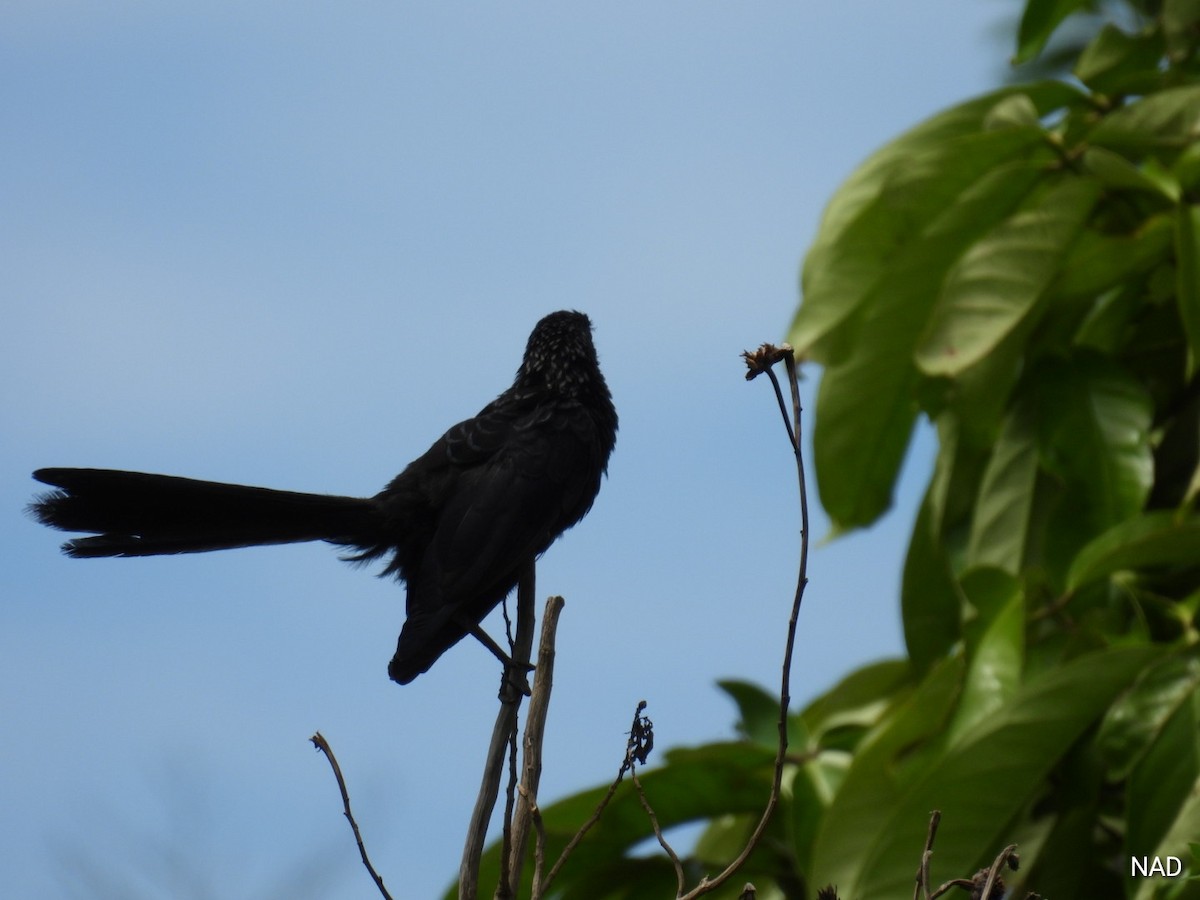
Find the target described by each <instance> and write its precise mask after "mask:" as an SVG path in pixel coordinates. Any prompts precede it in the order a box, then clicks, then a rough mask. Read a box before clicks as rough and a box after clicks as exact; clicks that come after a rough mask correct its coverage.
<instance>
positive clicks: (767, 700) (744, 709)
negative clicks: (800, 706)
mask: <svg viewBox="0 0 1200 900" xmlns="http://www.w3.org/2000/svg"><path fill="white" fill-rule="evenodd" d="M717 687H719V688H720V689H721V690H723V691H724V692H725V693H726V694H728V695H729V697H730V698H731V699H732V700H733V702H734V703H736V704H737V708H738V724H737V730H738V732H739V733H740V734H742V735H743V736H744V737H747V738H749V739H750V740H752V741H754V742H755V743H756V744H761V745H763V746H765V747H775V746H777V745H778V744H779V697H777V696H774V695H772V694H770V693H768V692H767V691H764V690H763V689H762V688H761V687H759V686H758V685H756V684H751V683H750V682H748V681H736V680H733V679H726V680H723V681H718V682H717ZM790 737H791V736H790V735H789V739H790Z"/></svg>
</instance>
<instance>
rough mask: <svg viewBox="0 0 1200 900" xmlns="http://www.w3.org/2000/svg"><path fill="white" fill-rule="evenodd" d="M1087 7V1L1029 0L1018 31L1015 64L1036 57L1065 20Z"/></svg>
mask: <svg viewBox="0 0 1200 900" xmlns="http://www.w3.org/2000/svg"><path fill="white" fill-rule="evenodd" d="M1086 5H1087V0H1028V2H1027V3H1026V4H1025V13H1024V14H1023V15H1022V16H1021V24H1020V27H1019V28H1018V29H1017V52H1016V55H1015V56H1014V57H1013V62H1014V63H1016V64H1018V65H1019V64H1020V63H1026V62H1029V61H1030V60H1031V59H1033V58H1034V57H1036V56H1037V55H1038V54H1039V53H1041V52H1042V48H1043V47H1045V46H1046V41H1048V40H1050V35H1052V34H1053V33H1054V30H1055V29H1056V28H1058V26H1059V25H1060V24H1062V21H1063V19H1065V18H1066V17H1067V16H1069V15H1070V14H1071V13H1073V12H1075V11H1076V10H1079V9H1083V8H1084V7H1085V6H1086Z"/></svg>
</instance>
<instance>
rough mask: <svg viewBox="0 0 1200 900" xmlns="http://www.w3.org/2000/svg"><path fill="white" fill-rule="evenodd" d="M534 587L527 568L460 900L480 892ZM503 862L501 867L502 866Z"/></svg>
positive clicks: (461, 873)
mask: <svg viewBox="0 0 1200 900" xmlns="http://www.w3.org/2000/svg"><path fill="white" fill-rule="evenodd" d="M535 590H536V587H535V578H534V566H533V563H530V564H529V566H528V567H527V568H526V569H525V571H524V572H523V573H522V575H521V580H520V582H519V583H518V585H517V634H516V638H515V639H514V640H513V643H512V648H511V649H512V654H511V656H512V664H511V665H508V666H505V667H504V675H503V680H502V682H501V686H500V709H499V711H498V712H497V714H496V723H495V725H494V726H493V727H492V741H491V744H489V746H488V753H487V760H486V763H485V765H484V770H483V780H482V784H481V785H480V787H479V796H478V797H476V799H475V809H474V811H473V812H472V814H471V824H470V827H469V828H468V831H467V840H466V843H465V844H464V846H463V855H462V862H461V864H460V865H459V869H458V896H459V898H460V900H475V897H476V896H477V895H478V892H479V860H480V857H481V856H482V855H483V846H484V839H485V838H486V836H487V826H488V822H489V821H491V818H492V810H493V809H494V808H495V805H496V798H497V796H498V795H499V793H500V777H501V775H502V774H503V771H504V759H505V755H506V751H507V750H508V747H509V741H510V738H511V736H512V735H514V734H516V730H517V712H518V711H519V709H520V706H521V699H522V697H523V696H524V692H523V691H522V690H521V685H520V684H519V681H521V682H523V681H524V672H525V671H526V670H528V668H529V656H530V651H531V650H532V648H533V619H534V616H533V598H534V591H535ZM506 863H507V860H506V859H504V860H502V862H501V865H505V864H506Z"/></svg>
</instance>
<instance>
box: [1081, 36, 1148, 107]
mask: <svg viewBox="0 0 1200 900" xmlns="http://www.w3.org/2000/svg"><path fill="white" fill-rule="evenodd" d="M1163 51H1164V47H1163V39H1162V34H1161V33H1160V32H1159V31H1158V29H1153V30H1151V31H1149V32H1147V33H1144V34H1138V35H1129V34H1126V33H1125V32H1123V31H1121V29H1119V28H1117V27H1116V26H1115V25H1112V24H1107V25H1105V26H1104V27H1103V28H1102V29H1100V33H1099V34H1097V35H1096V37H1095V38H1094V39H1093V40H1092V42H1091V43H1090V44H1088V45H1087V47H1085V48H1084V50H1083V52H1082V53H1081V54H1079V59H1078V60H1076V62H1075V68H1074V72H1075V77H1076V78H1078V79H1079V80H1080V81H1082V82H1083V83H1084V84H1086V85H1087V86H1088V87H1089V88H1091V89H1092V90H1093V91H1095V92H1096V93H1099V94H1144V93H1150V92H1151V91H1152V90H1153V89H1155V88H1156V87H1157V86H1158V84H1159V82H1160V81H1161V80H1162V73H1161V72H1160V71H1159V68H1158V65H1159V61H1160V60H1161V59H1162V55H1163Z"/></svg>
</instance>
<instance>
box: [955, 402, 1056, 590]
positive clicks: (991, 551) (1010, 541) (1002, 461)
mask: <svg viewBox="0 0 1200 900" xmlns="http://www.w3.org/2000/svg"><path fill="white" fill-rule="evenodd" d="M1038 460H1039V453H1038V441H1037V429H1036V427H1035V421H1034V418H1033V415H1032V410H1031V409H1030V408H1029V407H1028V406H1027V405H1024V404H1021V405H1018V406H1017V407H1016V408H1015V409H1013V410H1012V411H1011V412H1010V413H1009V415H1008V418H1007V420H1006V421H1005V423H1004V429H1003V431H1001V433H1000V437H999V438H998V439H997V440H996V445H995V447H994V449H993V450H992V455H991V459H990V460H989V461H988V465H987V468H986V469H985V470H984V473H983V480H982V482H981V484H980V486H979V495H978V497H977V499H976V503H975V517H974V519H973V521H972V522H971V536H970V540H969V542H968V544H967V563H968V565H973V566H982V565H987V566H995V567H997V568H999V569H1003V570H1004V571H1006V572H1009V573H1012V574H1014V575H1015V574H1016V573H1017V572H1019V571H1020V569H1021V566H1022V564H1023V563H1024V560H1025V550H1026V544H1027V543H1028V540H1029V532H1030V528H1031V525H1032V517H1033V501H1034V492H1033V487H1034V484H1035V482H1036V480H1037V473H1038Z"/></svg>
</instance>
